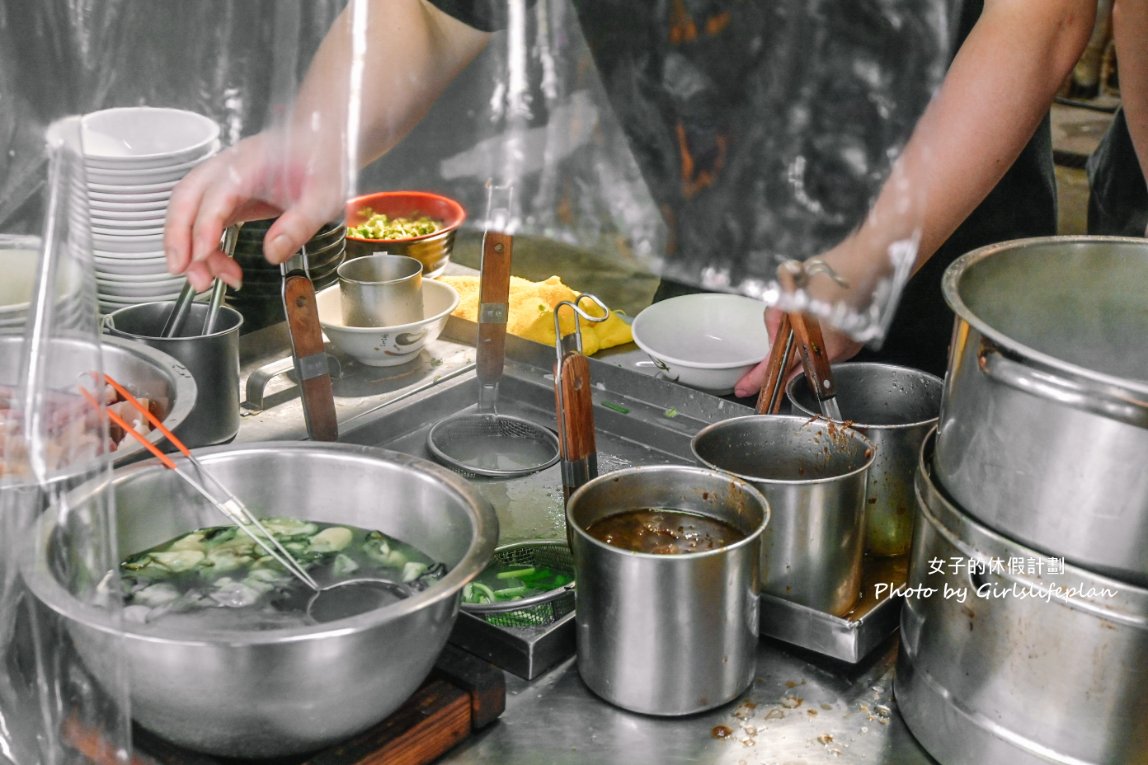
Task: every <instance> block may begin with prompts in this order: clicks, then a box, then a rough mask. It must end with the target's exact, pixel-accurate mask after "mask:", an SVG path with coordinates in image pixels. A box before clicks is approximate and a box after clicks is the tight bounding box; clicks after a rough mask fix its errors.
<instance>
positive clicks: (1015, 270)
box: [936, 237, 1148, 585]
mask: <svg viewBox="0 0 1148 765" xmlns="http://www.w3.org/2000/svg"><path fill="white" fill-rule="evenodd" d="M1145 285H1148V240H1145V239H1124V238H1105V237H1052V238H1044V239H1023V240H1018V241H1013V242H1004V243H1002V244H997V245H992V246H989V247H984V248H981V249H979V250H976V251H974V252H971V253H969V254H967V255H965V256H963V257H961V258H960V259H958V260H957V261H955V262H954V263H953V264H952V265H951V266H950V267H949V268H948V270H947V271H946V272H945V278H944V282H943V290H944V295H945V299H946V300H947V301H948V303H949V305H950V306H951V307H952V309H953V311H954V312H955V313H956V317H957V318H956V323H955V329H954V334H953V344H952V348H951V350H950V357H949V370H948V374H947V376H946V381H945V392H944V397H943V402H942V406H941V417H940V422H939V426H938V427H939V431H938V436H937V454H936V471H937V479H938V481H939V483H940V484H941V485H942V486H944V488H945V490H946V491H948V492H949V493H950V494H951V496H952V498H953V499H954V500H955V501H956V502H957V504H958V505H960V506H961V507H964V508H966V509H967V510H968V512H970V513H972V514H973V515H975V516H976V517H977V519H978V520H980V521H981V522H983V523H985V524H986V525H988V526H990V527H992V528H994V529H996V530H997V531H1000V532H1002V533H1004V534H1006V535H1007V536H1009V537H1010V538H1012V539H1015V540H1017V541H1019V542H1023V543H1025V544H1027V545H1029V546H1031V547H1034V548H1036V549H1038V550H1041V551H1043V552H1046V553H1050V554H1054V555H1059V556H1064V557H1065V558H1067V559H1068V560H1070V561H1072V562H1074V563H1076V564H1078V565H1080V566H1083V567H1085V568H1088V569H1091V570H1093V571H1096V572H1098V573H1103V574H1107V575H1109V576H1113V577H1116V578H1119V579H1122V580H1124V581H1128V582H1134V583H1137V584H1140V585H1148V470H1145V469H1144V465H1145V463H1148V344H1146V343H1145V340H1144V339H1145V338H1146V337H1148V289H1145Z"/></svg>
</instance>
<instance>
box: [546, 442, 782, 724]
mask: <svg viewBox="0 0 1148 765" xmlns="http://www.w3.org/2000/svg"><path fill="white" fill-rule="evenodd" d="M649 508H667V509H677V510H684V511H686V512H692V513H698V514H701V515H705V516H708V517H711V518H716V519H718V520H721V521H725V522H726V523H728V524H730V525H732V526H734V527H735V528H737V529H738V530H739V531H741V532H742V533H743V534H744V535H745V536H744V537H743V538H742V539H740V540H739V541H737V542H734V543H733V544H729V545H726V546H724V547H721V548H718V549H716V550H707V551H703V552H693V553H682V554H667V555H657V554H650V553H639V552H632V551H630V550H625V549H622V548H620V547H615V546H613V545H610V544H607V543H605V542H602V541H600V540H598V539H596V538H595V537H593V536H591V535H590V534H589V533H588V532H587V528H588V527H590V526H591V525H592V524H593V523H594V522H595V521H597V520H599V519H601V518H605V517H607V516H610V515H614V514H616V513H622V512H625V511H627V510H641V509H649ZM566 519H567V528H568V529H569V534H570V547H571V552H572V553H573V555H574V567H575V571H576V573H577V577H578V588H577V590H576V591H575V593H576V594H575V598H576V607H575V611H574V613H575V621H576V622H577V635H578V672H579V674H581V676H582V679H583V680H584V681H585V683H586V685H587V686H588V687H589V688H590V690H592V691H593V692H594V693H596V694H598V695H599V696H601V697H602V698H604V699H606V700H607V701H609V702H610V703H611V704H615V705H617V706H619V707H622V708H623V709H629V710H631V711H635V712H642V713H644V714H652V715H686V714H692V713H694V712H701V711H703V710H706V709H711V708H713V707H716V706H719V705H721V704H724V703H726V702H728V701H731V700H732V699H734V698H736V697H737V696H738V695H739V694H741V692H742V691H744V690H745V689H746V688H748V687H749V684H750V683H751V682H753V677H754V674H755V673H756V671H757V661H756V656H757V628H758V584H757V580H758V556H759V551H760V547H761V532H762V530H763V529H764V528H765V527H766V525H767V523H768V522H769V505H768V504H767V502H766V500H765V498H764V497H763V496H762V495H761V494H760V493H759V492H758V491H757V490H756V489H754V488H753V487H752V486H750V485H749V484H748V483H746V482H744V481H741V480H739V479H737V478H734V477H732V476H729V475H724V474H722V473H718V472H716V471H712V470H706V469H704V468H697V467H684V466H674V465H661V466H656V467H636V468H628V469H625V470H618V471H615V472H612V473H609V474H607V475H603V476H599V477H598V478H595V479H594V480H592V481H590V482H588V483H586V484H584V485H583V486H582V487H580V488H579V489H578V490H577V491H575V492H574V494H572V495H571V496H570V501H569V502H568V503H567V506H566Z"/></svg>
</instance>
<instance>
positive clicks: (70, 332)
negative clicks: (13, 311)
mask: <svg viewBox="0 0 1148 765" xmlns="http://www.w3.org/2000/svg"><path fill="white" fill-rule="evenodd" d="M57 137H58V141H56V142H55V143H54V144H53V145H52V146H50V147H48V149H47V156H48V166H47V173H46V178H45V183H44V188H45V189H46V201H45V203H44V216H43V222H44V225H43V236H42V239H40V240H39V241H37V240H30V241H31V243H33V244H37V245H38V247H37V248H36V249H35V250H30V251H29V250H24V251H22V253H21V257H27V258H34V259H35V264H36V265H35V278H34V283H33V284H32V285H31V289H30V294H29V296H28V297H29V300H28V303H27V305H26V307H25V308H24V309H23V311H24V322H23V324H24V326H23V327H19V328H10V329H12V331H10V332H7V333H5V334H0V354H2V355H3V358H4V363H3V366H2V368H0V375H2V376H3V379H0V390H2V392H3V395H4V406H3V407H0V429H2V435H3V438H2V440H0V447H2V455H0V532H2V533H0V762H11V763H17V764H18V765H30V764H32V763H72V762H75V763H82V762H93V761H95V762H109V763H110V762H115V761H116V760H117V759H118V758H121V757H124V756H127V755H130V753H131V738H130V714H129V709H128V692H127V691H128V689H127V686H126V683H125V679H124V678H125V675H124V673H123V668H124V663H123V662H124V657H123V656H122V655H121V654H120V653H119V651H118V650H117V646H118V643H117V641H115V640H112V641H110V642H109V644H108V645H107V646H106V649H105V650H104V651H101V652H100V654H99V656H98V657H95V656H93V655H92V654H91V653H90V652H89V653H88V655H86V656H85V655H84V650H83V648H82V646H81V645H80V643H79V642H78V641H77V640H76V639H75V638H76V635H75V633H74V632H73V630H72V626H73V625H72V624H71V621H70V619H71V617H73V616H74V615H75V613H77V612H79V611H81V610H82V609H84V608H93V607H94V608H100V609H105V610H106V611H107V612H108V614H109V623H110V624H113V625H115V624H118V614H119V612H120V608H119V605H120V600H119V597H118V589H117V583H118V580H116V579H115V578H109V577H108V576H107V574H108V572H112V571H115V570H116V567H117V562H118V555H117V551H116V549H115V544H114V541H113V535H112V534H111V528H112V502H111V498H110V497H109V496H108V492H107V491H98V492H96V494H95V495H94V497H93V498H92V499H91V500H90V501H87V502H84V503H76V502H74V500H73V498H72V495H71V493H70V492H71V491H72V490H73V489H74V488H75V487H77V486H79V485H81V484H89V483H90V482H98V483H106V481H107V480H108V478H109V475H110V472H111V447H110V441H109V438H110V433H109V432H108V429H107V427H106V420H105V419H104V418H102V417H101V416H100V411H99V409H98V408H97V407H93V406H92V405H90V404H89V403H87V402H86V401H85V400H84V398H83V397H82V396H81V394H80V390H79V388H80V386H85V387H87V388H88V389H89V390H93V391H98V390H99V386H98V385H97V379H98V375H99V373H100V372H101V370H102V369H103V366H102V353H101V344H100V342H99V340H98V337H99V336H98V330H97V323H96V309H95V290H94V285H93V280H92V278H91V273H92V269H91V247H90V244H89V225H88V215H87V210H86V205H85V204H84V203H83V200H84V197H83V195H82V193H79V191H78V190H79V189H82V188H83V184H84V183H85V181H84V172H83V164H82V162H81V160H80V144H79V140H80V138H79V131H78V129H75V128H74V126H73V127H72V129H63V130H60V131H59V132H58V134H57ZM28 243H29V241H28V240H25V241H20V242H18V244H20V245H27V244H28ZM8 308H11V305H9V306H8ZM93 375H95V376H97V377H93ZM97 403H98V402H97ZM52 519H56V521H55V522H53V520H52ZM49 578H50V579H52V580H54V581H57V582H59V583H60V585H61V586H62V591H65V592H66V593H67V601H66V602H67V608H66V609H64V610H61V609H49V608H47V607H45V606H44V602H43V601H42V599H41V598H40V596H39V589H38V588H37V586H36V585H35V582H37V581H39V582H43V581H46V580H47V579H49ZM94 658H95V659H97V660H96V661H94V662H93V659H94ZM96 670H98V671H96Z"/></svg>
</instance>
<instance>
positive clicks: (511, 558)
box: [462, 540, 574, 628]
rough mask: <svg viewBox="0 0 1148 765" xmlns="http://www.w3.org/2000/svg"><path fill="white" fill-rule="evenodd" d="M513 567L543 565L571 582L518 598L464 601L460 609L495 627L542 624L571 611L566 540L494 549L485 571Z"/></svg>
mask: <svg viewBox="0 0 1148 765" xmlns="http://www.w3.org/2000/svg"><path fill="white" fill-rule="evenodd" d="M512 566H531V567H535V568H546V569H549V570H550V571H553V572H554V573H556V574H562V575H564V576H568V577H570V581H568V582H566V583H565V584H563V585H562V586H560V587H555V588H554V589H551V590H547V591H546V592H540V593H538V594H535V595H531V596H529V597H525V598H519V599H518V600H508V601H496V602H494V603H463V604H462V609H463V610H464V611H466V612H467V613H469V614H472V615H474V616H477V617H479V618H480V619H482V620H483V621H486V622H487V623H489V624H493V625H495V626H497V627H516V628H529V627H544V626H546V625H547V624H550V623H552V622H554V621H557V620H558V619H560V618H562V617H563V616H565V615H566V614H568V613H570V612H571V611H573V610H574V558H573V556H572V555H571V554H570V548H569V547H568V546H567V545H566V543H565V542H560V541H552V540H529V541H525V542H515V543H513V544H508V545H503V546H502V547H499V548H498V549H496V550H495V551H494V556H493V557H492V558H491V561H490V564H489V565H488V566H487V567H486V571H501V570H505V569H507V568H509V567H512ZM484 573H485V572H484ZM480 577H481V575H480Z"/></svg>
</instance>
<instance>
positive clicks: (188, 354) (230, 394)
mask: <svg viewBox="0 0 1148 765" xmlns="http://www.w3.org/2000/svg"><path fill="white" fill-rule="evenodd" d="M174 306H175V303H173V302H166V303H162V302H161V303H139V304H137V305H131V306H126V307H124V308H119V309H117V310H115V311H112V312H111V313H110V314H108V315H107V316H105V317H104V320H103V324H104V331H105V332H106V333H107V334H109V335H112V336H115V337H121V338H125V339H128V340H134V341H136V342H138V343H142V344H144V345H149V346H151V347H152V348H155V349H156V350H159V351H163V352H164V353H166V354H168V355H170V356H172V357H173V358H176V359H178V360H179V361H180V362H181V363H183V365H184V366H186V367H187V368H188V369H189V370H191V374H192V375H193V376H194V377H195V382H196V386H197V389H198V397H197V398H196V402H195V409H194V410H193V411H192V412H191V413H190V414H189V415H188V416H187V417H186V418H185V419H184V420H183V422H181V423H179V426H178V427H177V428H175V429H174V431H173V432H174V433H175V435H176V436H177V437H178V438H179V439H180V440H181V441H183V442H184V443H185V444H187V445H188V446H189V447H191V448H195V447H197V446H211V445H213V444H220V443H223V442H225V441H230V440H231V439H232V438H234V437H235V434H236V433H238V432H239V329H240V327H242V326H243V316H242V314H240V313H239V311H236V310H235V309H234V308H230V307H228V306H221V307H220V309H219V315H218V318H217V321H216V325H215V330H214V331H213V332H211V333H210V334H207V335H204V334H202V330H203V326H204V322H205V321H206V319H207V316H208V312H209V310H210V308H209V306H207V305H206V304H203V303H192V304H191V306H190V307H189V308H188V312H187V320H186V321H185V322H184V326H183V329H182V331H181V333H180V335H179V336H178V337H164V336H163V326H164V323H165V322H166V321H167V317H168V316H169V315H170V314H171V311H172V308H173V307H174Z"/></svg>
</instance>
